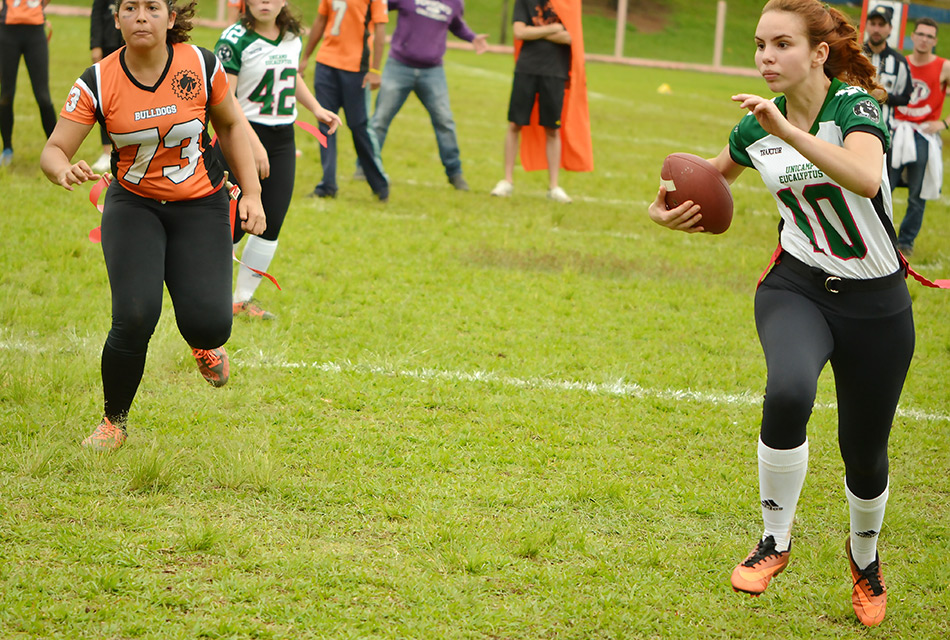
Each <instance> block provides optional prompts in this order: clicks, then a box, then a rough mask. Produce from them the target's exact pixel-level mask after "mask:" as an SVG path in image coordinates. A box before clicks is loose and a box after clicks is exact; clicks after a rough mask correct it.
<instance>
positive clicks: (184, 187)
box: [60, 43, 228, 201]
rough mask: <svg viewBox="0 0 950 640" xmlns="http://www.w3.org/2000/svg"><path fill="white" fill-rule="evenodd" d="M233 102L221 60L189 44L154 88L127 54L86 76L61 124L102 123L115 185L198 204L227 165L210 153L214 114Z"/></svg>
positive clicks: (171, 54)
mask: <svg viewBox="0 0 950 640" xmlns="http://www.w3.org/2000/svg"><path fill="white" fill-rule="evenodd" d="M227 95H228V77H227V74H226V73H225V72H224V69H223V68H222V67H221V64H220V63H219V62H218V61H217V59H216V58H215V57H214V55H213V54H212V53H211V52H210V51H207V50H205V49H201V48H200V47H196V46H193V45H190V44H184V43H181V44H176V45H172V46H170V47H169V50H168V63H167V64H166V66H165V70H164V72H163V73H162V75H161V77H159V79H158V81H157V82H156V83H155V84H154V85H153V86H150V87H149V86H145V85H143V84H141V83H140V82H139V81H138V80H136V79H135V78H134V77H133V76H132V74H131V73H130V72H129V70H128V68H127V67H126V65H125V48H122V49H119V50H118V51H116V52H115V53H113V54H111V55H109V56H108V57H106V58H105V59H103V60H101V61H100V62H97V63H96V64H94V65H93V66H91V67H89V68H88V69H86V71H85V72H83V74H82V75H81V76H80V77H79V79H78V80H77V81H76V83H75V84H74V85H73V87H72V89H70V91H69V97H68V98H67V99H66V105H65V106H64V107H63V110H62V112H60V117H63V118H66V119H67V120H72V121H74V122H78V123H80V124H86V125H92V124H95V123H96V122H97V121H98V122H99V124H100V125H102V126H104V127H105V129H106V132H107V133H108V134H109V137H110V138H111V139H112V146H113V149H114V150H113V152H112V160H113V166H114V167H115V178H116V179H117V180H119V182H120V184H121V185H122V186H123V187H125V188H126V189H128V190H129V191H131V192H132V193H134V194H136V195H139V196H142V197H144V198H152V199H154V200H169V201H175V200H194V199H196V198H203V197H205V196H208V195H210V194H212V193H214V191H215V190H216V189H217V188H218V187H219V186H220V183H221V180H222V178H223V173H222V171H221V168H220V165H219V164H218V163H217V162H214V161H213V160H212V159H211V157H212V156H211V154H210V150H209V149H208V143H209V142H210V140H209V139H208V134H207V131H206V127H207V123H208V108H209V107H211V106H214V105H217V104H219V103H220V102H221V101H222V100H224V99H225V98H226V97H227Z"/></svg>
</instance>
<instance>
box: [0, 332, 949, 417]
mask: <svg viewBox="0 0 950 640" xmlns="http://www.w3.org/2000/svg"><path fill="white" fill-rule="evenodd" d="M79 342H80V343H85V342H87V341H85V340H79ZM86 346H88V345H86ZM46 350H49V349H47V348H44V347H39V346H37V345H34V344H31V343H30V342H28V341H23V340H16V339H14V340H0V351H32V352H36V351H46ZM245 353H247V352H246V351H245V350H238V351H236V352H235V353H233V354H232V355H231V362H232V363H234V364H237V365H239V366H240V365H244V366H247V367H251V368H268V367H274V368H277V369H313V370H315V371H322V372H324V373H344V372H354V373H370V374H373V375H378V376H386V377H393V378H398V377H402V378H411V379H414V380H452V381H454V382H476V383H477V382H482V383H488V384H499V385H502V386H505V387H515V388H519V389H541V390H544V391H583V392H586V393H590V394H593V395H607V396H622V397H627V398H654V399H659V400H686V401H689V402H699V403H706V404H714V405H732V406H742V407H748V406H757V405H759V404H761V402H762V397H761V394H760V393H752V392H748V391H746V392H743V393H739V394H734V393H711V392H706V391H694V390H692V389H649V388H646V387H642V386H640V385H638V384H637V383H635V382H624V381H623V380H622V379H620V380H617V381H616V382H579V381H575V380H551V379H548V378H516V377H514V376H505V375H499V374H497V373H493V372H491V371H473V372H465V371H446V370H444V369H429V368H423V369H396V368H391V367H384V366H381V365H368V364H354V363H352V362H350V361H344V362H342V363H339V362H287V361H286V360H279V359H275V358H268V357H267V356H265V355H264V354H263V352H258V354H259V357H258V358H253V356H252V357H251V358H248V359H247V360H244V359H241V358H240V357H239V358H237V359H236V358H235V356H239V355H244V354H245ZM836 406H837V404H836V403H834V402H831V403H816V404H815V409H822V410H827V409H830V410H834V409H835V408H836ZM897 415H898V417H902V418H907V419H910V420H933V421H939V422H950V415H948V414H945V413H934V412H929V411H920V410H918V409H902V408H901V407H898V408H897Z"/></svg>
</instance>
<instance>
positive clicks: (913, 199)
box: [887, 132, 930, 248]
mask: <svg viewBox="0 0 950 640" xmlns="http://www.w3.org/2000/svg"><path fill="white" fill-rule="evenodd" d="M914 143H915V146H916V147H917V161H916V162H914V163H912V164H905V165H904V166H903V167H901V168H899V169H894V168H893V167H891V166H890V165H888V168H887V170H888V178H890V181H891V190H892V191H893V190H894V188H895V187H896V186H897V181H898V179H899V178H900V175H901V172H902V171H904V170H905V169H906V170H907V180H906V185H907V213H906V214H904V220H903V221H902V222H901V227H900V231H899V232H898V234H897V244H898V245H900V246H902V247H911V248H913V247H914V240H916V239H917V234H918V233H920V227H921V225H923V223H924V207H926V206H927V201H926V200H923V199H921V197H920V189H921V187H923V184H924V173H925V172H926V171H927V160H928V157H929V155H930V154H929V149H930V147H929V145H928V144H927V141H926V140H925V139H924V137H923V136H922V135H920V134H919V133H917V132H914Z"/></svg>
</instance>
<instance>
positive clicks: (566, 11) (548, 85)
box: [491, 0, 594, 203]
mask: <svg viewBox="0 0 950 640" xmlns="http://www.w3.org/2000/svg"><path fill="white" fill-rule="evenodd" d="M512 21H513V23H514V28H513V32H514V37H515V55H517V62H516V63H515V74H514V79H513V81H512V84H511V98H510V101H509V104H508V129H507V132H506V133H505V156H504V158H505V160H504V170H505V178H504V179H503V180H500V181H499V182H498V184H496V185H495V188H494V189H492V191H491V194H492V195H493V196H499V197H507V196H510V195H511V194H512V192H513V191H514V166H515V157H516V155H517V154H518V145H519V142H518V139H519V137H521V138H522V140H521V163H522V165H523V166H524V168H525V169H526V170H528V171H532V170H535V169H543V168H547V170H548V198H550V199H551V200H554V201H555V202H562V203H569V202H571V198H570V196H568V195H567V193H565V192H564V189H562V188H561V187H560V186H558V173H559V169H560V168H561V167H562V166H563V167H564V168H566V169H570V170H573V171H591V170H592V169H593V164H594V162H593V154H592V150H591V140H590V121H589V118H588V114H587V86H586V76H585V70H584V44H583V31H582V28H581V3H580V1H579V0H516V2H515V9H514V14H513V16H512ZM568 85H570V88H568ZM535 104H537V112H538V116H537V119H536V121H535V122H536V124H534V125H532V124H531V123H532V112H533V111H534V109H535ZM565 115H569V116H570V118H571V121H565V122H563V123H562V117H564V116H565ZM562 124H563V130H562ZM522 128H524V135H522ZM562 141H563V147H562Z"/></svg>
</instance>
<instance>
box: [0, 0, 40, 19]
mask: <svg viewBox="0 0 950 640" xmlns="http://www.w3.org/2000/svg"><path fill="white" fill-rule="evenodd" d="M0 4H2V6H0V24H45V23H46V16H45V15H43V0H0Z"/></svg>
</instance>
